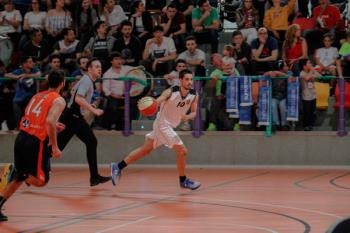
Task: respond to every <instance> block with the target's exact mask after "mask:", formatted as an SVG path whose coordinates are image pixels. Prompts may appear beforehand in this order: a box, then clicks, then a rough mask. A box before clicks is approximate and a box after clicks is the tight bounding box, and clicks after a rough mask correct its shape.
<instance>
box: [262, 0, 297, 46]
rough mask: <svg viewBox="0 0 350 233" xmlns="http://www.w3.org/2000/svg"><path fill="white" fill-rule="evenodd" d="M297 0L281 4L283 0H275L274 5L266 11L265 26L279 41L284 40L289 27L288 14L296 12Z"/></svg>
mask: <svg viewBox="0 0 350 233" xmlns="http://www.w3.org/2000/svg"><path fill="white" fill-rule="evenodd" d="M295 2H296V0H290V1H289V2H288V5H287V6H281V0H273V1H272V3H273V6H272V7H271V8H270V9H269V10H267V11H266V12H265V17H264V27H266V28H267V30H269V32H270V33H272V35H273V36H274V37H275V38H276V39H277V40H279V41H281V42H283V41H284V39H285V34H286V31H287V29H288V16H289V15H291V14H292V13H293V12H294V6H295Z"/></svg>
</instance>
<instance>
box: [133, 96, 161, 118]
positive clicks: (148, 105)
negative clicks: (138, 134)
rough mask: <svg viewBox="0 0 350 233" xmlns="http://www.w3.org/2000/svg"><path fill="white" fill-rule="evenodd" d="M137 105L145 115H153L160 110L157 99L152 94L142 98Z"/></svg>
mask: <svg viewBox="0 0 350 233" xmlns="http://www.w3.org/2000/svg"><path fill="white" fill-rule="evenodd" d="M137 107H138V109H139V110H140V112H141V114H142V115H144V116H153V115H154V114H156V113H157V111H158V104H157V101H156V100H155V99H154V98H152V97H150V96H145V97H143V98H141V99H140V100H139V101H138V103H137Z"/></svg>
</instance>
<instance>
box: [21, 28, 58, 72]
mask: <svg viewBox="0 0 350 233" xmlns="http://www.w3.org/2000/svg"><path fill="white" fill-rule="evenodd" d="M22 51H23V56H25V57H32V58H33V59H34V60H35V62H36V63H37V65H38V66H39V67H42V68H43V67H44V65H45V64H46V63H47V62H48V61H49V55H50V54H51V51H52V50H51V46H49V44H48V43H47V41H46V40H44V39H43V33H42V31H41V30H40V29H33V30H32V31H31V32H30V41H27V42H26V43H25V44H24V45H23V50H22Z"/></svg>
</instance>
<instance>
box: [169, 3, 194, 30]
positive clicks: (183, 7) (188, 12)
mask: <svg viewBox="0 0 350 233" xmlns="http://www.w3.org/2000/svg"><path fill="white" fill-rule="evenodd" d="M171 3H172V4H175V7H176V9H177V10H178V11H179V12H181V13H182V14H183V15H184V16H185V18H186V31H187V32H190V31H191V30H192V10H193V7H194V6H195V3H194V1H193V0H173V1H171ZM163 11H164V9H163Z"/></svg>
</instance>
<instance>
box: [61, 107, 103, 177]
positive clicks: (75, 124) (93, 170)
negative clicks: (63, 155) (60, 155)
mask: <svg viewBox="0 0 350 233" xmlns="http://www.w3.org/2000/svg"><path fill="white" fill-rule="evenodd" d="M60 122H62V123H63V124H65V126H66V128H65V129H64V130H63V131H62V132H60V133H59V134H58V136H57V140H58V147H59V148H60V150H63V149H64V148H65V147H66V145H67V144H68V142H69V141H70V140H71V138H72V137H73V136H74V135H76V136H77V137H78V138H79V139H80V140H81V141H82V142H83V143H84V144H85V146H86V156H87V160H88V163H89V170H90V177H91V178H96V177H97V176H98V170H97V139H96V136H95V134H94V132H93V131H92V129H91V127H90V126H89V125H88V124H87V122H86V121H85V119H84V118H83V117H82V116H75V115H73V114H72V113H71V112H69V110H67V109H66V111H65V112H64V114H63V115H62V117H61V119H60Z"/></svg>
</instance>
